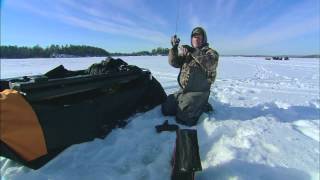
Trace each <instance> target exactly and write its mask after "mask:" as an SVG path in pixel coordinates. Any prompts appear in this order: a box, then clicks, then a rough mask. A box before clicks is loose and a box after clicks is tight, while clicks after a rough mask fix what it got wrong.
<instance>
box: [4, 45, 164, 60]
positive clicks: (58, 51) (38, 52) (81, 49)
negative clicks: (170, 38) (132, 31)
mask: <svg viewBox="0 0 320 180" xmlns="http://www.w3.org/2000/svg"><path fill="white" fill-rule="evenodd" d="M0 48H1V49H0V58H3V59H5V58H6V59H14V58H17V59H18V58H50V57H102V56H147V55H167V54H168V52H169V49H168V48H161V47H159V48H156V49H153V50H152V51H151V52H149V51H139V52H132V53H110V52H108V51H106V50H104V49H102V48H97V47H92V46H85V45H65V46H63V45H62V46H59V45H51V46H48V47H46V48H42V47H40V46H39V45H36V46H33V47H25V46H23V47H18V46H0Z"/></svg>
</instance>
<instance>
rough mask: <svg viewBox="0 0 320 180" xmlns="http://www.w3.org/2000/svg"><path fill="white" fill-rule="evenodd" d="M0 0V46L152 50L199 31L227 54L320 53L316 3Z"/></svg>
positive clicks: (296, 0) (316, 0)
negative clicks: (62, 46) (175, 37)
mask: <svg viewBox="0 0 320 180" xmlns="http://www.w3.org/2000/svg"><path fill="white" fill-rule="evenodd" d="M0 1H1V8H0V9H1V45H17V46H34V45H40V46H42V47H46V46H48V45H51V44H59V45H66V44H74V45H90V46H96V47H100V48H103V49H105V50H107V51H109V52H136V51H142V50H148V51H150V50H151V49H153V48H157V47H166V48H170V46H171V45H170V37H171V36H173V35H174V34H177V35H178V36H179V37H180V39H181V44H190V33H191V31H192V29H193V28H194V27H197V26H201V27H203V28H205V30H206V31H207V35H208V42H209V44H210V47H212V48H214V49H216V50H217V51H218V52H219V53H220V54H224V55H257V54H260V55H266V54H272V55H280V54H290V55H307V54H320V1H319V0H161V1H160V0H28V1H26V0H0Z"/></svg>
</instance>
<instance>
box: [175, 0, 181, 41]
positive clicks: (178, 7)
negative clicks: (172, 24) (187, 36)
mask: <svg viewBox="0 0 320 180" xmlns="http://www.w3.org/2000/svg"><path fill="white" fill-rule="evenodd" d="M179 10H180V0H177V14H176V29H175V32H174V35H175V36H177V33H178V21H179Z"/></svg>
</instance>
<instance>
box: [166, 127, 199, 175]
mask: <svg viewBox="0 0 320 180" xmlns="http://www.w3.org/2000/svg"><path fill="white" fill-rule="evenodd" d="M176 134H177V137H176V145H175V150H174V153H173V160H172V163H173V164H172V166H173V169H172V174H171V180H193V179H194V173H195V172H196V171H201V170H202V167H201V160H200V155H199V145H198V138H197V130H193V129H178V130H177V131H176Z"/></svg>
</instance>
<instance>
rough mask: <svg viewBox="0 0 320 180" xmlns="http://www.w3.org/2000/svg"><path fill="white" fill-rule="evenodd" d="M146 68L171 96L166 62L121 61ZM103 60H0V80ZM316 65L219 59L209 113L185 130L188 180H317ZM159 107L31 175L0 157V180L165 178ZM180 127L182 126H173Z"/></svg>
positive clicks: (166, 150) (166, 141)
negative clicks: (196, 166)
mask: <svg viewBox="0 0 320 180" xmlns="http://www.w3.org/2000/svg"><path fill="white" fill-rule="evenodd" d="M121 58H122V59H124V60H126V61H127V62H128V63H129V64H134V65H138V66H140V67H144V68H148V69H150V70H151V71H152V73H153V75H154V76H155V77H156V78H157V79H158V80H159V81H160V83H161V84H162V86H163V87H164V89H165V91H166V92H167V93H168V94H169V93H173V92H174V91H176V90H178V83H177V80H176V78H177V75H178V72H179V71H178V69H175V68H173V67H171V66H170V65H169V64H168V62H167V57H162V56H154V57H121ZM102 59H103V58H70V59H63V58H61V59H18V60H6V59H2V60H1V78H7V77H14V76H22V75H36V74H41V73H44V72H46V71H48V70H50V69H52V68H53V67H56V66H58V65H60V64H63V65H64V66H65V67H66V68H68V69H72V70H75V69H84V68H87V67H88V66H89V65H90V64H92V63H95V62H99V61H100V60H102ZM319 63H320V60H319V59H299V58H292V59H290V60H289V61H267V60H264V58H249V57H221V58H220V62H219V66H218V77H217V80H216V82H215V84H214V85H213V86H212V88H211V95H210V98H209V102H210V103H211V104H212V105H213V107H214V109H215V112H214V113H212V114H209V115H204V116H202V117H201V122H200V123H199V124H198V125H197V126H196V127H193V128H196V129H197V130H198V140H199V147H200V156H201V160H202V166H203V171H202V172H199V173H197V174H196V179H199V180H201V179H219V180H220V179H232V180H243V179H255V180H266V179H270V180H284V179H290V180H300V179H302V180H310V179H314V180H318V179H319V178H320V177H319V176H320V174H319V168H320V161H319V156H320V154H319V153H320V146H319V139H320V137H319V136H320V134H319V129H320V117H319V116H320V114H319V113H320V97H319V88H320V85H319V68H320V64H319ZM166 119H168V120H169V123H174V122H175V121H174V118H173V117H164V116H163V115H162V114H161V111H160V107H159V106H158V107H156V108H154V109H153V110H151V111H149V112H146V113H143V114H136V115H134V116H132V117H131V118H130V123H129V124H128V125H127V126H126V127H125V128H123V129H115V130H113V131H112V133H110V134H109V135H108V136H107V137H106V138H105V139H103V140H101V139H96V140H94V141H92V142H87V143H82V144H77V145H73V146H71V147H70V148H68V149H67V150H65V151H64V152H63V153H61V154H60V155H59V156H57V157H56V158H55V159H53V160H52V161H50V162H49V163H48V164H46V165H45V166H44V167H42V168H41V169H39V170H30V169H27V168H25V167H22V166H19V165H18V164H16V163H14V162H12V161H8V160H7V159H5V158H1V157H0V167H1V176H2V179H23V180H25V179H39V180H40V179H41V180H42V179H106V180H109V179H110V180H113V179H118V180H122V179H123V180H126V179H137V180H143V179H154V180H164V179H170V173H171V167H170V159H171V155H172V151H173V146H174V142H175V133H172V132H163V133H161V134H157V133H156V132H155V129H154V126H155V125H157V124H160V123H162V122H163V121H164V120H166ZM180 127H181V128H186V127H185V126H180Z"/></svg>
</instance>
